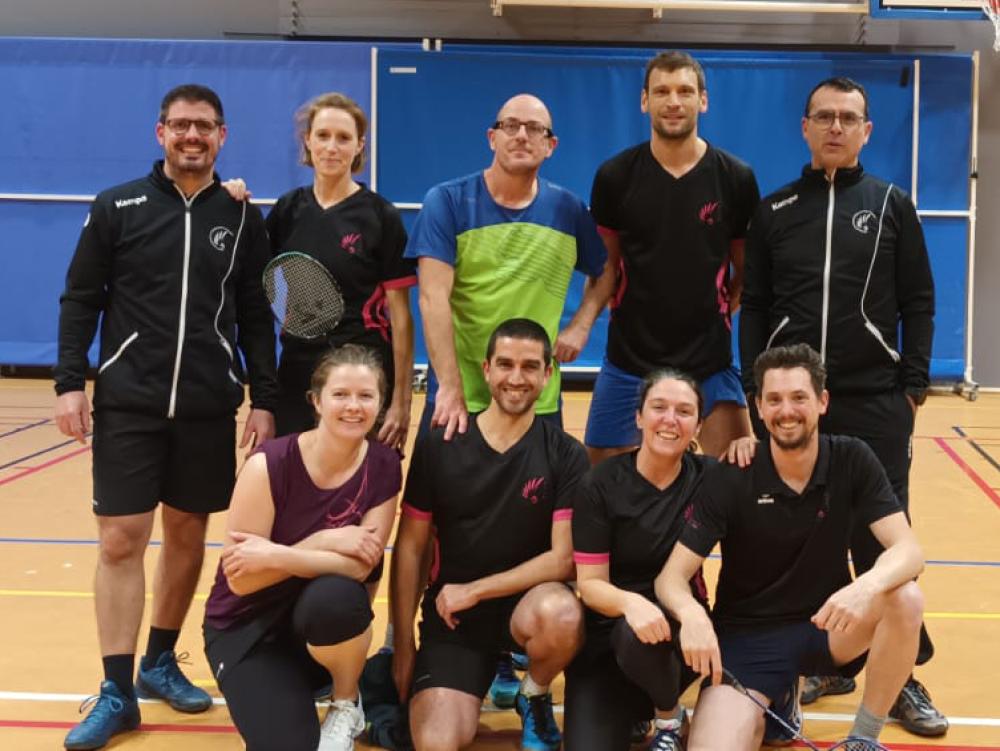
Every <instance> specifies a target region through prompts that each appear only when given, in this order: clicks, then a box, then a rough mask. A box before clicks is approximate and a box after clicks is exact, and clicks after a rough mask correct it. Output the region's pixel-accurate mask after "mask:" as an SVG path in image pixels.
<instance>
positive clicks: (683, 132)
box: [653, 119, 695, 141]
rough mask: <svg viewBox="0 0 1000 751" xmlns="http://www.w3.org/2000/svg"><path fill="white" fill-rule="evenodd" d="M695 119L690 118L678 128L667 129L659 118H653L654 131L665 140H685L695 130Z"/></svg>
mask: <svg viewBox="0 0 1000 751" xmlns="http://www.w3.org/2000/svg"><path fill="white" fill-rule="evenodd" d="M694 125H695V124H694V120H691V119H688V120H685V121H684V122H683V123H681V124H680V125H679V129H678V130H667V129H666V128H665V127H663V124H662V123H660V121H659V120H656V119H654V120H653V132H655V133H656V135H658V136H659V137H660V138H662V139H663V140H665V141H683V140H685V139H686V138H688V137H690V136H691V134H692V133H693V132H694Z"/></svg>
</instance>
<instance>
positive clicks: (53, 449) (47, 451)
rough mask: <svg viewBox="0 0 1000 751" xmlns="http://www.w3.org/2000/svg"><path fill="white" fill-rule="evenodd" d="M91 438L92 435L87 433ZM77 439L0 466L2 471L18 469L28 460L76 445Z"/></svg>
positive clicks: (71, 439)
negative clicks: (9, 468) (18, 466)
mask: <svg viewBox="0 0 1000 751" xmlns="http://www.w3.org/2000/svg"><path fill="white" fill-rule="evenodd" d="M87 436H88V437H89V436H90V433H87ZM76 442H77V441H76V439H75V438H70V439H69V440H68V441H63V442H62V443H57V444H56V445H55V446H49V447H48V448H47V449H42V450H41V451H36V452H35V453H34V454H28V455H27V456H22V457H20V458H19V459H15V460H14V461H12V462H7V463H6V464H0V469H7V468H8V467H16V466H17V465H18V464H22V463H24V462H26V461H28V459H34V458H35V457H36V456H41V455H42V454H47V453H49V452H50V451H55V450H56V449H61V448H63V447H64V446H69V445H70V444H71V443H76Z"/></svg>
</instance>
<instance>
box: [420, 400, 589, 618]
mask: <svg viewBox="0 0 1000 751" xmlns="http://www.w3.org/2000/svg"><path fill="white" fill-rule="evenodd" d="M443 436H444V431H443V429H440V428H438V429H433V430H431V431H430V432H429V433H428V434H427V435H426V436H423V437H420V438H418V439H417V442H416V445H415V446H414V449H413V458H412V459H411V461H410V470H409V474H408V475H407V478H406V490H405V492H404V495H403V513H406V514H409V515H411V516H415V517H417V518H421V519H429V520H430V521H431V522H432V523H433V524H434V526H435V528H436V531H437V541H438V546H439V554H440V559H439V560H440V568H439V570H438V571H437V573H436V576H435V579H434V582H433V583H432V585H431V587H430V588H429V590H428V593H427V595H426V596H425V601H428V600H430V601H432V600H433V598H434V597H435V596H436V595H437V592H438V590H440V588H441V586H442V585H443V584H448V583H464V582H469V581H473V580H475V579H480V578H482V577H484V576H490V575H491V574H496V573H499V572H501V571H507V570H508V569H511V568H514V567H515V566H517V565H519V564H521V563H524V562H525V561H527V560H529V559H531V558H534V557H535V556H538V555H541V554H542V553H544V552H545V551H547V550H550V549H551V547H552V522H553V521H554V520H555V521H558V520H561V519H567V520H568V519H570V518H571V516H572V509H573V502H574V500H575V499H576V496H577V492H578V489H579V485H580V478H581V477H583V475H584V473H585V472H586V471H587V469H588V467H589V464H588V463H587V454H586V452H585V451H584V449H583V446H582V445H580V443H579V442H578V441H577V440H576V439H574V438H572V437H571V436H569V435H568V434H566V433H564V432H563V431H562V430H559V429H558V428H557V427H555V426H553V425H551V424H550V423H548V422H547V421H545V420H542V419H540V418H538V417H536V418H535V421H534V422H533V423H532V425H531V427H530V428H529V429H528V432H527V433H525V434H524V436H522V437H521V440H520V441H518V442H517V443H516V444H514V445H513V446H512V447H511V448H509V449H508V450H507V451H505V452H504V453H502V454H500V453H497V452H496V451H495V450H494V449H493V448H492V447H491V446H490V445H489V444H488V443H487V442H486V440H485V439H484V438H483V435H482V433H480V432H479V424H478V420H477V419H476V418H475V417H472V418H470V419H469V429H468V430H467V431H466V432H465V433H456V434H455V435H454V436H452V438H451V440H450V441H445V440H444V437H443ZM477 607H478V606H477Z"/></svg>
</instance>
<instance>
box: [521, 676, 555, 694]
mask: <svg viewBox="0 0 1000 751" xmlns="http://www.w3.org/2000/svg"><path fill="white" fill-rule="evenodd" d="M520 691H521V693H522V694H524V695H525V696H528V697H531V696H544V695H545V694H547V693H548V692H549V687H548V686H547V685H545V686H540V685H539V684H537V683H535V679H534V678H532V677H531V673H525V674H524V679H523V680H522V681H521V689H520Z"/></svg>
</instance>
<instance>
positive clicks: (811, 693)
mask: <svg viewBox="0 0 1000 751" xmlns="http://www.w3.org/2000/svg"><path fill="white" fill-rule="evenodd" d="M857 687H858V684H857V683H856V682H855V681H854V679H853V678H845V677H844V676H842V675H810V676H809V677H808V678H806V679H805V681H804V682H803V684H802V695H801V696H800V697H799V703H800V704H812V703H813V702H814V701H816V700H817V699H819V697H821V696H840V695H841V694H849V693H851V692H853V691H854V689H856V688H857Z"/></svg>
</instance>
